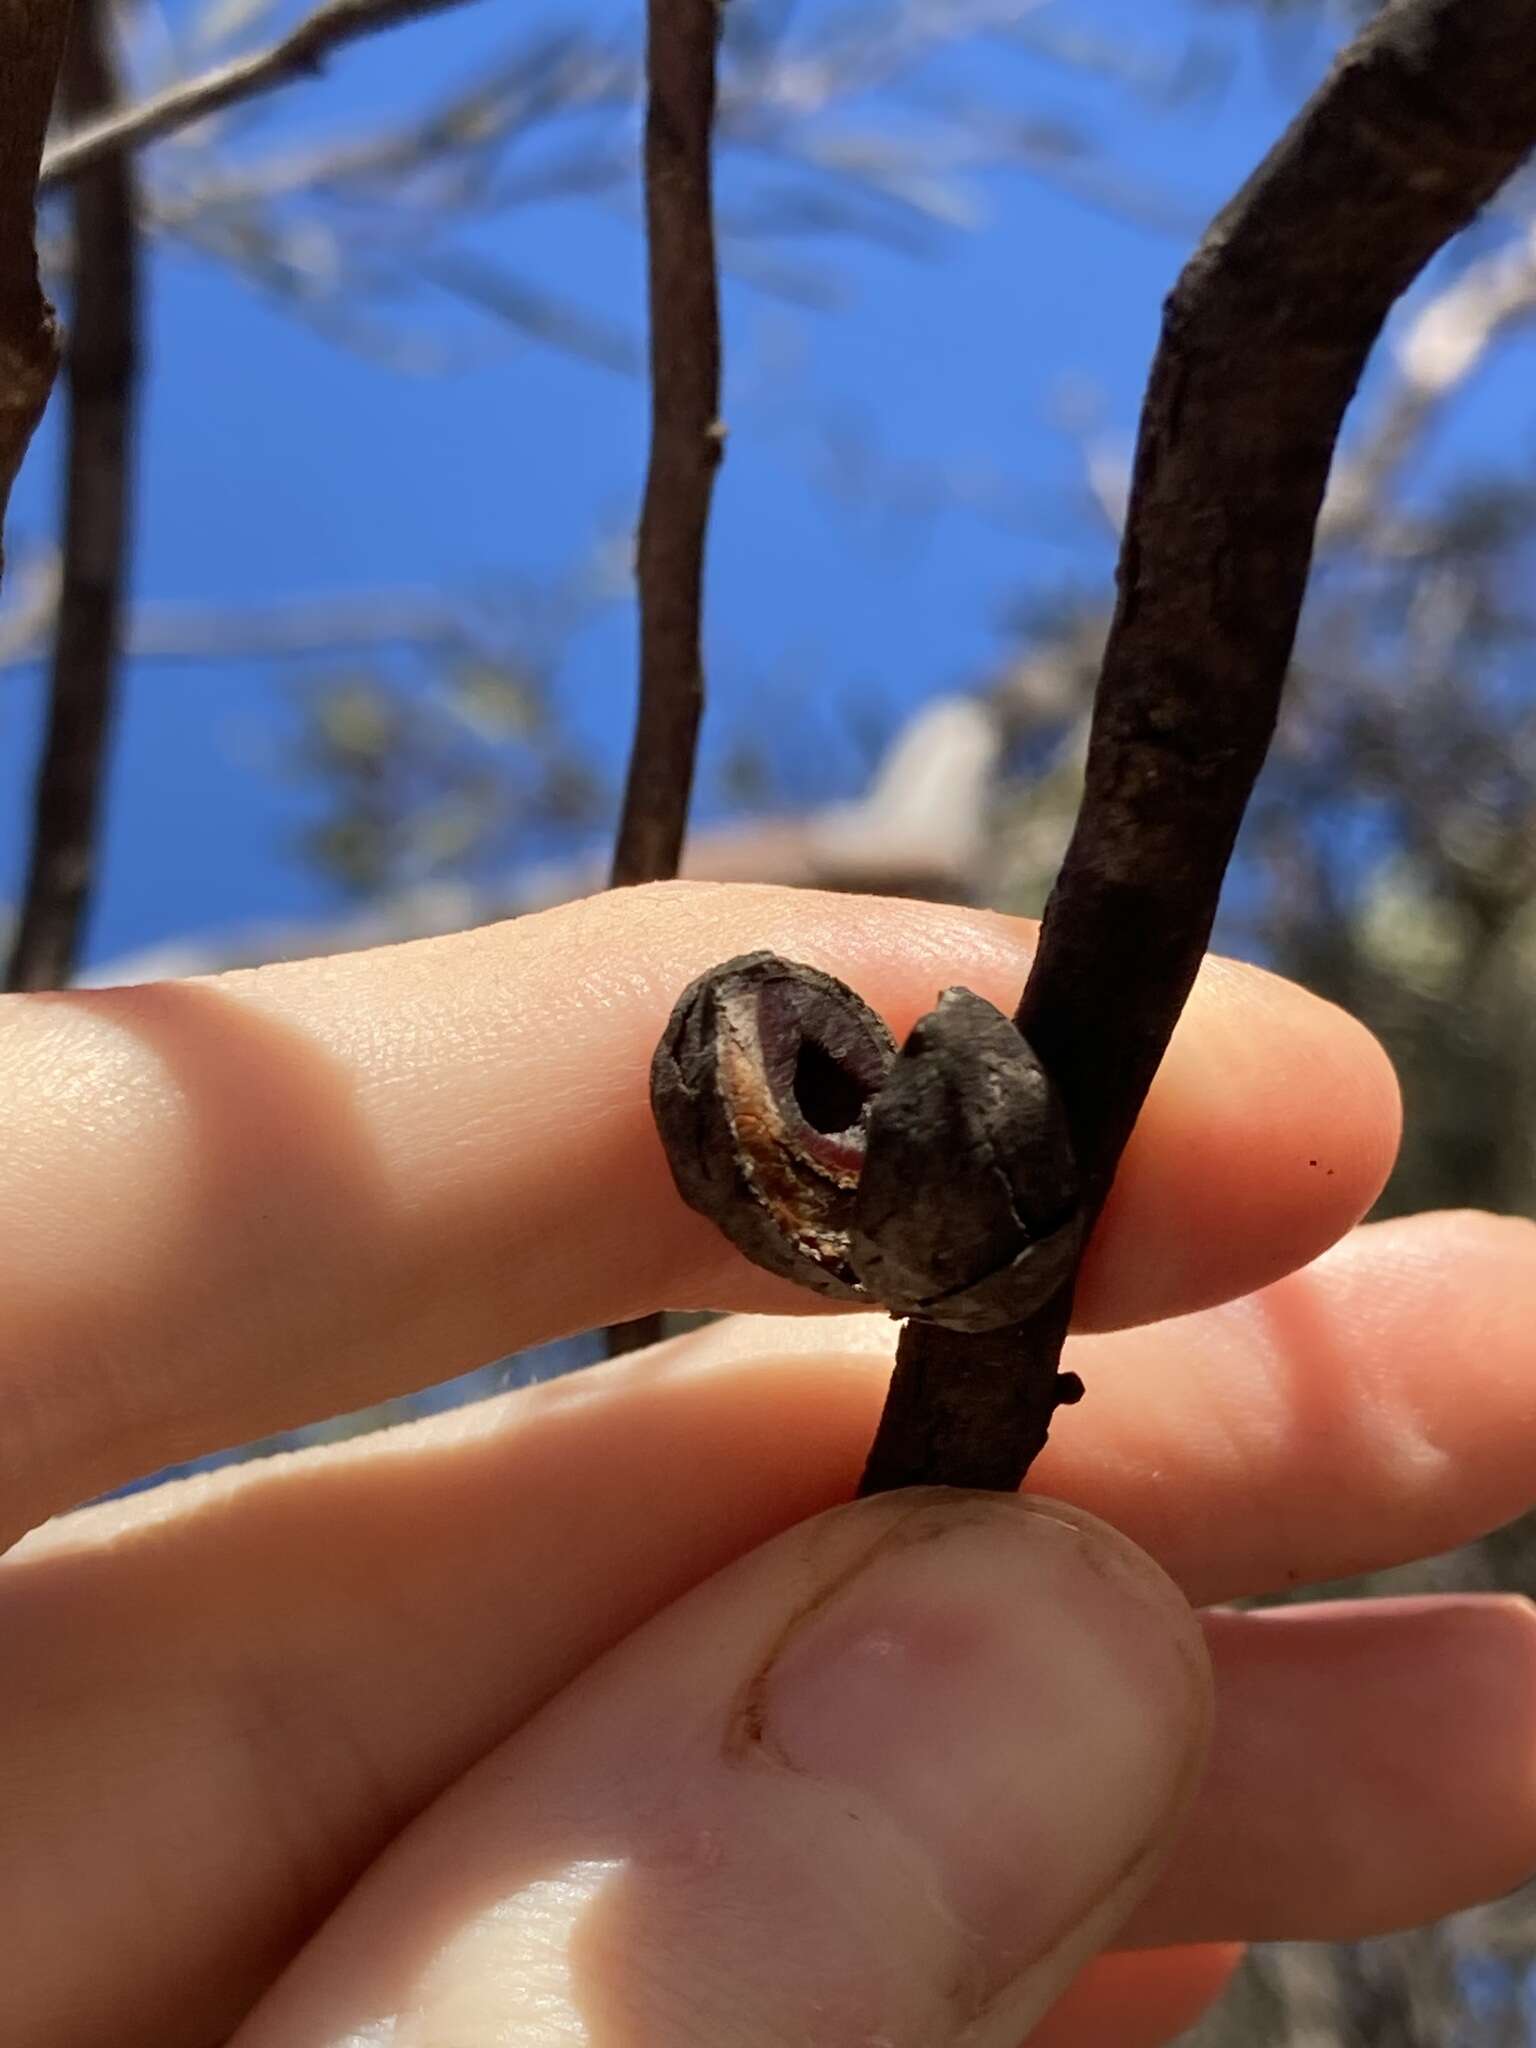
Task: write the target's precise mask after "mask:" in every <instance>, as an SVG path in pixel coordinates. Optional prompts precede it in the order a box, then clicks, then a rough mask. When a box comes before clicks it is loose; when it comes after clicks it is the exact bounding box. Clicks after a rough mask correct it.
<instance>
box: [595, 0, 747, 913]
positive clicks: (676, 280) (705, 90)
mask: <svg viewBox="0 0 1536 2048" xmlns="http://www.w3.org/2000/svg"><path fill="white" fill-rule="evenodd" d="M647 27H648V39H647V44H646V75H647V81H648V97H647V101H646V115H645V226H646V244H647V251H648V255H649V262H650V306H651V461H650V469H649V471H648V473H647V476H646V482H645V505H644V508H643V510H642V512H641V515H640V547H639V555H638V570H639V580H640V709H639V715H638V717H637V719H636V723H635V739H634V746H633V749H632V751H631V753H630V757H629V775H628V779H627V781H626V784H625V789H624V807H623V810H622V812H621V813H620V817H619V830H618V836H617V839H616V841H615V844H614V852H613V883H614V886H615V887H616V888H618V887H622V886H624V885H626V884H628V883H632V882H653V881H658V880H662V879H664V878H666V877H669V876H671V875H675V874H676V873H677V863H678V861H679V859H680V858H681V855H682V850H683V836H684V833H685V831H686V829H687V824H688V800H689V797H690V794H691V793H692V789H693V761H694V749H695V746H696V744H697V740H698V731H699V719H700V716H701V714H702V712H703V708H704V672H703V663H702V657H701V655H700V650H699V639H700V614H701V608H702V603H703V584H704V541H705V534H706V531H707V528H708V524H709V503H710V496H711V493H712V491H713V489H714V482H715V471H716V470H717V469H718V468H719V466H720V457H721V453H722V451H723V447H724V442H723V438H722V430H721V426H720V417H719V415H720V303H719V297H720V295H719V284H718V279H717V274H716V268H715V224H714V215H713V209H712V205H711V193H710V185H711V180H710V142H711V132H712V130H713V126H714V118H715V54H716V45H717V43H718V40H719V27H720V12H719V0H649V5H648V10H647Z"/></svg>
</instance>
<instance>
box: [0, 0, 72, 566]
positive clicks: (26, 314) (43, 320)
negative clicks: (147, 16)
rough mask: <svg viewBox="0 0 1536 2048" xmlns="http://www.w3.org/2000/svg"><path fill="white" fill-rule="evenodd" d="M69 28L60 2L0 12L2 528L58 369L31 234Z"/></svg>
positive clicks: (27, 2)
mask: <svg viewBox="0 0 1536 2048" xmlns="http://www.w3.org/2000/svg"><path fill="white" fill-rule="evenodd" d="M68 23H69V9H68V8H67V7H65V6H64V5H62V4H61V0H8V4H7V5H6V6H4V7H3V8H0V79H3V80H4V81H5V84H4V95H5V113H4V118H3V119H0V527H3V524H4V520H5V508H6V505H7V503H8V501H9V499H10V495H11V485H12V484H13V483H14V482H15V481H16V472H17V470H18V469H20V467H21V459H22V457H23V456H24V455H25V454H26V452H27V444H28V443H29V442H30V441H31V439H32V434H33V431H34V429H35V428H36V426H37V423H38V421H39V420H40V419H41V418H42V416H43V407H44V406H45V405H46V404H47V403H48V393H49V392H50V391H51V390H52V388H53V377H54V371H55V369H56V368H57V366H58V339H57V335H56V334H55V331H54V324H53V309H52V307H50V305H49V304H48V301H47V300H46V299H45V298H44V297H43V292H42V286H41V285H40V284H39V282H38V275H37V250H36V245H35V239H34V230H35V227H36V216H37V202H36V192H37V173H38V160H39V158H40V156H41V155H42V148H43V136H44V134H45V133H46V132H47V127H48V116H49V112H50V110H51V108H52V106H53V94H54V85H55V82H56V81H57V79H58V75H59V60H60V58H61V57H62V55H63V51H64V34H65V30H66V28H67V27H68ZM3 563H4V556H3V554H0V566H3Z"/></svg>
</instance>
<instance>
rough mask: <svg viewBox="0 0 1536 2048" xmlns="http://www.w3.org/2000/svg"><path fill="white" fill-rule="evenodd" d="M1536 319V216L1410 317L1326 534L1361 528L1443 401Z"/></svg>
mask: <svg viewBox="0 0 1536 2048" xmlns="http://www.w3.org/2000/svg"><path fill="white" fill-rule="evenodd" d="M1532 319H1536V220H1528V221H1526V222H1525V223H1524V226H1523V231H1522V232H1521V233H1520V234H1519V235H1517V236H1516V237H1515V238H1514V239H1513V240H1512V241H1510V242H1508V243H1506V244H1504V245H1503V246H1502V247H1500V248H1498V249H1496V250H1494V251H1493V253H1492V254H1491V255H1488V256H1483V257H1480V258H1479V259H1478V260H1477V261H1476V262H1474V263H1470V264H1468V266H1467V267H1466V269H1465V270H1464V271H1462V273H1461V274H1460V276H1458V277H1456V278H1454V279H1453V280H1452V281H1451V283H1450V284H1448V285H1447V286H1446V288H1445V289H1444V290H1443V291H1441V292H1438V293H1437V294H1436V295H1435V297H1434V298H1432V299H1431V300H1430V302H1429V304H1428V305H1427V306H1423V307H1421V308H1420V309H1419V311H1418V312H1417V313H1416V314H1415V316H1414V318H1413V319H1412V321H1411V322H1410V323H1409V326H1408V329H1407V331H1406V333H1405V334H1403V335H1402V336H1401V338H1400V339H1399V341H1398V344H1397V348H1396V351H1395V354H1396V358H1397V363H1396V368H1397V375H1396V380H1395V382H1394V385H1393V388H1392V390H1391V392H1390V394H1389V395H1388V398H1387V401H1386V404H1385V406H1384V407H1383V409H1382V411H1381V413H1380V415H1379V417H1378V418H1377V420H1376V421H1375V423H1374V425H1373V426H1372V427H1371V429H1370V431H1369V432H1368V433H1367V434H1366V436H1365V438H1364V440H1363V442H1362V443H1361V444H1360V446H1359V447H1357V448H1356V450H1355V452H1354V454H1353V455H1352V456H1351V458H1350V459H1349V460H1348V461H1347V462H1342V463H1340V464H1339V466H1338V468H1337V469H1336V470H1335V472H1334V475H1333V477H1332V479H1331V481H1330V483H1329V486H1328V496H1327V499H1326V501H1325V503H1324V506H1323V516H1322V519H1321V521H1320V523H1319V526H1318V540H1319V543H1320V544H1321V543H1322V542H1324V541H1327V542H1334V541H1338V540H1341V539H1345V538H1352V537H1354V536H1356V535H1358V534H1359V533H1360V532H1361V530H1362V529H1363V528H1364V527H1365V526H1366V525H1367V524H1368V523H1369V521H1370V520H1371V519H1372V517H1373V515H1374V514H1375V513H1376V511H1377V510H1378V508H1379V506H1380V502H1381V499H1382V497H1383V495H1384V493H1385V491H1386V489H1387V487H1388V485H1389V484H1390V483H1391V481H1392V479H1393V476H1394V475H1395V473H1396V472H1397V470H1399V469H1400V468H1401V467H1402V464H1403V463H1404V461H1405V460H1406V458H1407V456H1408V455H1409V453H1410V451H1411V450H1412V448H1413V446H1414V444H1415V442H1416V441H1417V440H1418V439H1419V438H1420V436H1422V435H1423V433H1424V432H1425V430H1426V428H1427V427H1428V426H1429V424H1430V423H1431V421H1432V419H1433V417H1434V414H1435V411H1436V408H1437V407H1439V406H1440V405H1442V404H1443V403H1444V401H1445V400H1446V398H1447V397H1448V396H1449V395H1450V394H1451V393H1452V392H1453V391H1455V390H1457V389H1458V388H1459V387H1460V386H1461V385H1462V384H1463V383H1465V382H1466V380H1467V378H1468V377H1470V376H1471V375H1472V374H1473V372H1474V371H1475V370H1476V369H1477V367H1478V365H1479V364H1480V363H1481V362H1482V361H1483V359H1484V358H1485V357H1486V355H1487V353H1488V351H1489V349H1490V348H1491V347H1492V346H1493V344H1494V343H1495V341H1497V340H1498V339H1499V337H1500V335H1501V334H1503V333H1505V332H1507V330H1508V329H1510V328H1511V327H1514V326H1516V325H1517V324H1518V323H1519V322H1521V321H1527V320H1532Z"/></svg>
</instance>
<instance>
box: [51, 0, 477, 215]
mask: <svg viewBox="0 0 1536 2048" xmlns="http://www.w3.org/2000/svg"><path fill="white" fill-rule="evenodd" d="M461 4H462V0H326V4H325V5H324V6H322V7H317V8H316V9H315V11H314V13H313V14H311V15H309V16H307V17H306V18H305V19H304V20H303V21H301V22H300V23H299V24H298V25H297V27H295V28H292V29H290V30H289V32H288V34H287V35H285V36H283V37H281V38H280V39H279V40H278V41H277V42H275V43H272V44H271V45H269V47H268V48H266V49H265V50H256V51H253V52H252V54H251V55H250V56H247V57H234V58H231V59H230V61H229V62H228V63H227V64H220V65H218V66H216V67H215V68H214V69H213V70H212V71H205V72H202V73H201V74H200V75H199V76H198V77H196V78H184V79H179V80H178V81H177V82H176V84H174V85H170V86H167V87H166V89H165V91H164V92H161V93H157V94H156V95H155V96H154V98H153V99H148V100H143V101H141V102H140V103H139V104H138V105H136V106H132V107H128V108H125V109H123V110H122V111H120V112H118V113H116V114H108V115H105V116H100V117H97V118H93V116H94V115H96V110H94V109H93V110H91V113H90V114H88V113H87V112H86V110H85V109H84V108H81V109H79V110H78V111H77V114H76V118H77V119H78V120H79V121H80V124H81V125H80V126H79V127H78V128H77V129H76V130H75V132H74V133H72V134H70V135H66V136H64V137H63V138H62V140H60V141H59V142H56V143H55V144H54V146H53V147H52V149H50V150H49V151H48V152H47V154H46V155H45V156H44V158H43V167H42V173H41V176H40V178H39V180H38V185H39V189H40V190H42V191H49V190H51V189H52V188H53V187H54V186H56V185H61V184H64V183H66V182H67V181H68V180H70V179H72V178H78V177H79V176H80V175H81V173H82V172H84V171H88V170H91V169H94V168H95V167H96V166H97V165H98V164H102V163H105V162H107V161H108V159H109V158H112V157H116V156H121V155H122V154H123V153H124V152H125V151H127V150H132V149H140V148H142V147H143V145H144V144H145V143H146V142H155V141H157V140H158V139H159V138H160V137H161V136H162V135H170V134H172V133H173V132H174V131H175V130H176V129H178V128H185V127H186V126H187V125H188V124H189V123H190V122H193V121H201V120H203V119H205V118H206V117H207V116H208V115H209V114H217V113H219V112H220V111H221V110H222V109H223V108H225V107H230V106H234V105H235V104H236V102H237V101H241V100H248V99H252V98H254V97H255V96H256V95H257V94H258V93H264V92H271V91H272V90H273V89H274V88H275V87H276V86H279V85H286V84H288V83H290V82H291V81H292V80H294V79H297V78H306V77H310V76H312V75H313V74H314V73H315V72H317V71H319V70H320V68H321V67H322V66H323V64H324V63H325V60H326V58H327V57H329V56H330V54H331V52H332V51H333V50H338V49H340V48H341V46H342V45H343V44H344V43H351V42H355V41H356V40H357V39H358V37H359V36H371V35H375V34H377V33H378V31H379V30H380V29H386V28H393V27H395V25H396V24H397V23H399V22H402V21H410V20H412V19H413V18H414V17H415V16H417V15H423V14H439V13H441V12H442V11H443V9H444V8H447V7H457V6H460V5H461Z"/></svg>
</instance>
